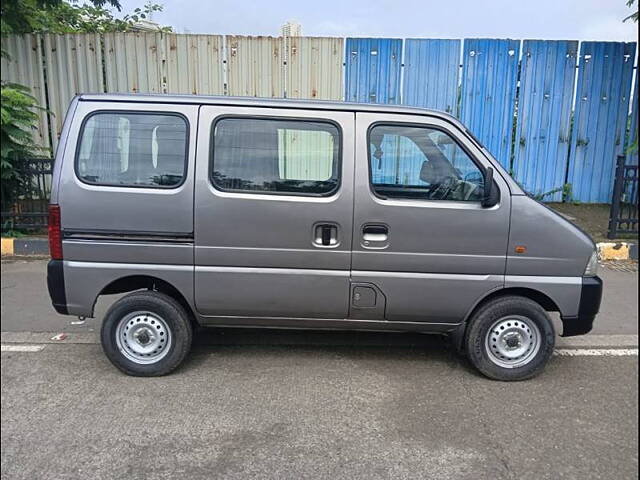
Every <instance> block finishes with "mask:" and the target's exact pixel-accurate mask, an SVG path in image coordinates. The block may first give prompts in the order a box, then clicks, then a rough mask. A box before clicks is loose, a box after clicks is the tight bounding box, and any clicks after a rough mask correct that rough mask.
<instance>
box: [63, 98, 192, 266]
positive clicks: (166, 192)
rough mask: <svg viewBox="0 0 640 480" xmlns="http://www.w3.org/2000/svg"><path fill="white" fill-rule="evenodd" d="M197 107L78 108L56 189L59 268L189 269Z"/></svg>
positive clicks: (103, 105)
mask: <svg viewBox="0 0 640 480" xmlns="http://www.w3.org/2000/svg"><path fill="white" fill-rule="evenodd" d="M197 119H198V106H197V105H178V104H160V103H142V102H108V101H104V102H99V101H98V102H97V101H83V100H82V99H81V100H80V101H79V102H78V106H77V109H76V112H75V115H74V120H73V122H72V124H71V127H70V131H69V138H68V141H67V143H66V148H65V152H64V162H63V164H62V167H61V168H62V171H61V175H60V183H59V185H58V191H59V196H58V203H59V204H60V207H61V212H62V228H63V232H64V255H65V260H78V261H92V262H123V263H146V264H149V263H164V264H182V265H190V264H192V262H193V182H194V180H193V179H194V157H195V144H196V141H195V140H196V127H197Z"/></svg>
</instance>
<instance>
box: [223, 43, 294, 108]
mask: <svg viewBox="0 0 640 480" xmlns="http://www.w3.org/2000/svg"><path fill="white" fill-rule="evenodd" d="M225 43H226V50H227V55H226V57H227V78H228V80H227V82H228V91H227V93H228V94H229V95H238V96H245V97H283V96H284V64H283V60H282V54H283V39H282V37H240V36H235V35H228V36H227V37H226V39H225Z"/></svg>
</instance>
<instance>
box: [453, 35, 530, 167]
mask: <svg viewBox="0 0 640 480" xmlns="http://www.w3.org/2000/svg"><path fill="white" fill-rule="evenodd" d="M519 51H520V41H519V40H487V39H465V40H464V52H463V57H462V65H463V67H462V82H461V83H462V102H461V105H460V119H461V120H462V122H463V123H464V124H465V125H466V126H467V127H468V128H469V130H471V131H472V132H473V133H474V135H475V136H476V137H477V138H478V139H479V140H480V141H481V142H482V143H483V144H484V145H485V146H486V147H487V149H488V150H489V151H490V152H491V153H492V154H493V155H494V156H495V157H496V158H497V159H498V161H499V162H500V163H501V164H502V165H503V166H505V167H506V168H509V167H510V165H509V163H510V158H509V157H510V151H511V141H512V137H513V134H512V125H513V114H514V104H515V97H516V81H517V73H518V57H519Z"/></svg>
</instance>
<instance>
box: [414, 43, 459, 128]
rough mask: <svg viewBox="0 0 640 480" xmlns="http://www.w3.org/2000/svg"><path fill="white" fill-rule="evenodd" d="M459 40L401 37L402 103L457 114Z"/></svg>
mask: <svg viewBox="0 0 640 480" xmlns="http://www.w3.org/2000/svg"><path fill="white" fill-rule="evenodd" d="M460 47H461V41H460V40H429V39H422V38H420V39H418V38H408V39H406V40H405V41H404V74H403V82H402V85H403V86H402V103H403V104H405V105H414V106H418V107H425V108H431V109H435V110H441V111H443V112H448V113H450V114H452V115H456V114H457V113H458V112H457V110H458V109H457V105H458V77H459V71H460Z"/></svg>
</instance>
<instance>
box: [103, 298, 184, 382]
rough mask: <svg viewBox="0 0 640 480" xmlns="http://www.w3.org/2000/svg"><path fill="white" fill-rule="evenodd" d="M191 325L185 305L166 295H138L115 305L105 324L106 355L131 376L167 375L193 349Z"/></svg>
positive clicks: (104, 346) (121, 300) (109, 312)
mask: <svg viewBox="0 0 640 480" xmlns="http://www.w3.org/2000/svg"><path fill="white" fill-rule="evenodd" d="M191 337H192V332H191V323H190V322H189V318H188V316H187V313H186V312H185V311H184V309H183V308H182V306H181V305H180V304H179V303H178V302H176V301H175V300H174V299H173V298H171V297H169V296H168V295H165V294H163V293H158V292H153V291H148V292H134V293H131V294H129V295H127V296H126V297H123V298H121V299H120V300H118V301H117V302H115V303H114V304H113V305H112V306H111V308H110V309H109V311H108V312H107V314H106V316H105V318H104V321H103V322H102V330H101V341H102V348H103V349H104V352H105V354H106V355H107V357H108V358H109V360H110V361H111V363H113V364H114V365H115V366H116V367H118V368H119V369H120V370H122V371H123V372H125V373H126V374H128V375H136V376H145V377H151V376H158V375H165V374H167V373H169V372H171V371H172V370H173V369H174V368H176V367H177V366H178V365H179V364H180V363H181V362H182V360H184V357H185V356H186V355H187V353H188V352H189V349H190V348H191Z"/></svg>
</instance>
